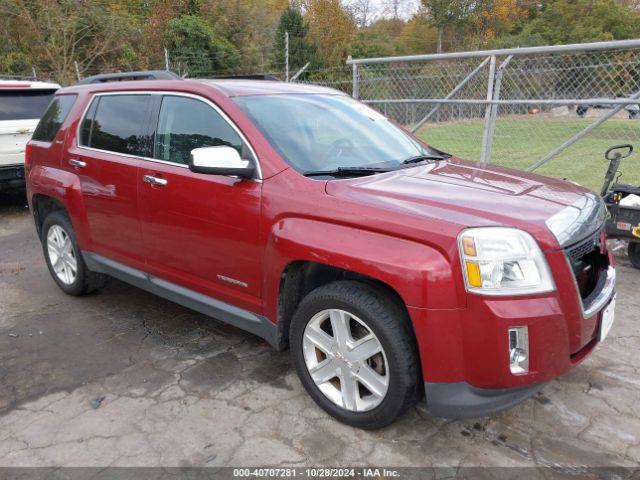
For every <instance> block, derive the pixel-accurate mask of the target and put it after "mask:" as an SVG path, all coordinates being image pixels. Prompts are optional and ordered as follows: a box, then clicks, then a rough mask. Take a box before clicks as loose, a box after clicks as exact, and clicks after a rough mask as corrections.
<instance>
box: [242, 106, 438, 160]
mask: <svg viewBox="0 0 640 480" xmlns="http://www.w3.org/2000/svg"><path fill="white" fill-rule="evenodd" d="M233 100H234V101H235V102H236V104H237V105H238V106H239V107H240V108H241V109H242V110H243V111H244V113H245V114H247V115H248V116H249V117H250V118H251V119H252V120H253V122H254V123H255V125H256V126H257V127H258V128H259V129H260V131H261V132H262V133H263V135H264V136H265V137H266V138H267V140H269V142H270V143H271V145H272V146H273V147H274V148H275V149H276V150H277V151H278V153H280V155H281V156H282V157H283V159H284V160H285V161H286V162H287V163H289V164H290V165H291V166H292V167H293V168H295V169H296V170H298V171H300V172H309V171H316V170H335V169H339V168H345V167H362V168H369V167H371V168H374V167H375V168H377V167H380V168H389V169H393V168H396V167H399V166H400V165H402V163H403V161H405V160H407V159H410V158H414V157H419V156H423V155H434V154H435V153H437V152H435V151H434V152H432V151H431V150H430V149H428V147H426V146H424V145H422V144H421V143H419V142H418V141H417V140H415V139H413V138H412V137H411V136H410V135H408V134H407V133H405V132H404V131H403V130H402V129H400V128H399V127H397V126H395V125H394V124H393V123H391V122H390V121H389V120H387V119H386V118H385V117H384V116H383V115H381V114H379V113H378V112H376V111H375V110H373V109H371V108H369V107H368V106H366V105H364V104H362V103H359V102H357V101H355V100H353V99H351V98H350V97H347V96H345V95H255V96H244V97H235V98H234V99H233Z"/></svg>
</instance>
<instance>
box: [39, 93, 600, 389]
mask: <svg viewBox="0 0 640 480" xmlns="http://www.w3.org/2000/svg"><path fill="white" fill-rule="evenodd" d="M305 88H306V89H308V91H315V90H314V89H315V87H300V86H289V85H286V84H280V83H271V82H237V81H236V82H232V81H219V82H215V83H207V82H200V81H152V82H149V81H139V82H126V83H125V82H122V83H120V82H116V83H112V84H100V85H87V86H76V87H71V88H67V89H64V90H62V91H60V92H59V93H76V94H77V95H78V99H77V101H76V104H75V105H74V107H73V108H72V111H71V113H70V114H69V116H68V118H67V120H66V121H65V123H64V125H63V127H62V128H61V130H60V132H59V133H58V136H57V137H56V140H63V141H64V149H63V145H62V142H61V143H60V144H57V143H51V144H43V143H41V142H30V144H29V147H28V161H27V165H28V194H29V201H30V203H32V202H33V198H34V195H36V194H39V195H45V196H49V197H52V198H55V199H57V200H58V201H59V202H61V203H62V204H63V205H64V206H65V207H66V209H67V210H68V212H69V214H70V216H71V218H72V221H73V224H74V228H75V230H76V233H77V236H78V240H79V243H80V246H81V248H82V249H83V250H86V251H93V252H96V253H100V254H102V255H104V256H107V257H109V258H112V259H113V260H116V261H119V262H124V263H126V264H128V265H130V266H132V267H134V268H138V269H143V270H145V271H147V272H149V273H152V274H154V275H156V276H158V277H161V278H164V279H166V280H169V281H172V282H174V283H178V284H180V285H183V286H185V287H187V288H190V289H193V290H197V291H199V292H201V293H203V294H206V295H210V296H213V297H215V298H218V299H220V300H222V301H225V302H228V303H232V304H234V305H237V306H239V307H241V308H244V309H248V310H250V311H252V312H255V313H258V314H262V315H265V316H267V318H269V319H270V320H271V321H273V322H274V323H275V322H277V321H278V290H279V288H280V280H281V277H282V273H283V271H284V270H285V268H286V267H287V266H288V265H289V264H291V263H292V262H296V261H309V262H318V263H323V264H327V265H332V266H335V267H339V268H342V269H346V270H350V271H353V272H357V273H360V274H364V275H368V276H369V277H373V278H375V279H377V280H379V281H380V282H383V283H385V284H387V285H388V286H390V287H391V288H393V289H394V290H395V291H396V292H397V293H398V294H399V296H400V297H401V298H402V300H403V301H404V303H405V305H406V306H407V309H408V312H409V315H410V317H411V320H412V322H413V326H414V331H415V333H416V337H417V342H418V345H419V349H420V356H421V362H422V371H423V376H424V379H425V380H428V381H431V382H455V381H467V382H469V383H471V384H472V385H475V386H478V387H511V386H520V385H527V384H531V383H536V382H539V381H544V380H548V379H551V378H554V377H556V376H557V375H560V374H562V373H563V372H565V371H567V370H568V369H569V368H571V366H572V365H574V364H575V363H577V362H578V361H580V360H581V359H582V358H584V356H585V355H586V354H587V353H588V352H589V351H590V349H591V348H592V347H593V344H594V342H592V339H593V338H594V335H595V334H596V330H597V324H598V316H597V315H596V316H594V317H593V318H590V319H586V320H585V319H583V318H582V312H581V307H580V299H579V297H578V294H577V292H576V288H575V286H574V284H573V276H572V275H573V274H572V272H571V271H570V269H569V267H568V264H567V262H566V260H565V257H564V254H563V253H562V251H561V250H560V247H559V245H558V244H557V242H556V240H555V237H554V236H553V235H552V234H551V232H550V231H549V230H548V229H547V227H546V226H545V220H546V219H548V218H549V217H550V216H551V215H553V214H554V213H556V212H557V211H559V210H560V209H561V208H563V207H564V206H566V205H570V204H571V203H573V202H574V201H575V200H576V199H577V198H578V197H579V196H580V195H582V194H583V193H584V192H585V190H584V189H582V188H580V187H577V186H575V185H573V184H570V183H567V182H562V181H559V180H553V179H549V178H545V177H540V176H537V175H534V174H530V173H525V172H520V171H514V170H509V169H506V168H500V167H495V166H488V167H486V168H485V169H479V168H478V167H477V165H476V164H473V163H471V162H466V161H463V160H460V159H455V158H454V159H452V160H450V161H447V162H439V163H437V164H431V165H426V166H416V167H414V168H409V169H406V170H401V171H396V172H391V173H386V174H380V175H374V176H369V177H362V178H355V179H345V180H332V181H328V182H327V181H321V180H315V179H311V178H305V177H304V176H302V175H300V174H299V173H297V172H296V171H294V170H293V169H291V168H289V167H288V166H287V164H286V163H285V162H284V161H283V160H282V159H281V158H280V157H279V155H278V154H277V153H276V151H275V150H274V149H273V148H272V147H271V145H270V144H269V143H268V141H267V140H266V139H265V138H264V137H263V136H262V135H261V134H260V132H259V131H258V130H257V128H256V127H255V126H254V125H253V124H252V123H251V121H250V120H249V119H248V118H247V117H246V116H245V115H244V114H243V113H242V112H241V111H240V110H239V109H238V108H237V107H236V106H235V104H234V103H233V102H232V101H231V100H230V99H229V96H233V95H245V94H251V93H256V92H257V91H260V92H262V93H282V94H286V93H288V92H290V91H291V90H292V89H295V91H296V92H298V93H301V91H305ZM123 90H127V91H180V92H186V93H191V94H194V95H199V96H201V97H204V98H206V99H209V100H210V101H212V102H214V103H215V104H217V105H218V106H219V107H220V108H221V109H222V110H223V111H225V112H226V114H227V115H228V116H229V117H230V118H231V120H232V121H233V122H234V123H235V124H236V125H237V126H238V127H239V129H240V130H241V131H242V132H243V133H244V135H245V137H246V138H247V139H249V142H250V143H251V145H252V147H253V149H254V150H255V152H256V153H257V156H258V158H259V160H260V165H261V169H262V172H263V179H264V180H263V182H255V181H240V180H237V179H233V178H229V177H222V176H212V175H202V174H196V173H193V172H191V171H190V170H188V169H187V168H183V167H177V166H173V165H168V164H162V163H157V162H152V161H149V160H145V159H143V158H133V157H123V156H119V155H112V154H108V153H100V152H95V151H90V150H86V149H82V148H79V147H78V145H77V139H76V131H77V126H78V122H79V121H80V117H81V116H82V113H83V112H84V110H85V108H86V106H87V105H88V103H89V101H90V100H91V98H92V94H93V93H94V92H102V91H123ZM266 90H269V91H268V92H267V91H266ZM72 158H74V159H79V160H83V161H86V162H87V164H88V166H87V168H85V169H83V170H82V171H78V170H75V169H74V168H73V167H71V166H69V165H68V160H69V159H72ZM145 174H151V175H153V176H156V177H161V178H164V179H166V180H168V181H169V184H168V186H167V187H166V188H165V187H154V186H152V185H150V184H148V183H145V182H143V181H142V177H143V175H145ZM497 225H500V226H513V227H518V228H521V229H523V230H526V231H527V232H529V233H530V234H531V235H533V236H534V238H535V239H536V240H537V241H538V243H539V244H540V246H541V248H542V249H543V251H544V253H545V255H546V258H547V261H548V263H549V266H550V268H551V271H552V273H553V276H554V279H555V282H556V285H557V290H556V291H555V292H552V293H549V294H544V295H536V296H531V297H510V298H506V297H502V298H495V297H493V298H492V297H481V296H478V295H472V294H467V293H466V292H465V288H464V284H463V280H462V272H461V266H460V260H459V256H458V247H457V243H456V238H457V235H458V233H459V232H460V231H461V230H462V229H463V228H466V227H469V226H497ZM218 275H223V276H226V277H230V278H232V279H235V280H238V281H240V282H243V283H244V284H246V286H242V285H239V284H233V283H229V282H228V281H224V280H221V279H220V278H219V277H218ZM515 325H517V326H522V325H527V326H529V329H530V346H531V371H530V373H528V374H525V375H518V376H515V375H512V374H511V373H510V371H509V365H508V355H507V351H508V345H507V335H506V332H507V328H508V327H509V326H515Z"/></svg>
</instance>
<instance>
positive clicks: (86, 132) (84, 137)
mask: <svg viewBox="0 0 640 480" xmlns="http://www.w3.org/2000/svg"><path fill="white" fill-rule="evenodd" d="M99 101H100V97H96V98H94V99H93V101H92V102H91V105H90V106H89V109H88V110H87V113H86V114H85V116H84V118H83V119H82V127H80V145H84V146H85V147H88V146H89V139H90V138H91V127H93V117H94V115H95V114H96V107H97V106H98V102H99Z"/></svg>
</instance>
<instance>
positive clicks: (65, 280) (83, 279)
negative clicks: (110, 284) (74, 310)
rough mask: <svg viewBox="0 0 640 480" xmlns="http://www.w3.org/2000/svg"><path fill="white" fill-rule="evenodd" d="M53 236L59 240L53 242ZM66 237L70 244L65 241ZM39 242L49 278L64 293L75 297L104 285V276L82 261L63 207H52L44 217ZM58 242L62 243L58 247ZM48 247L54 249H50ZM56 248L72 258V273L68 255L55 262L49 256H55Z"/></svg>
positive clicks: (54, 259)
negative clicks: (53, 208) (61, 208)
mask: <svg viewBox="0 0 640 480" xmlns="http://www.w3.org/2000/svg"><path fill="white" fill-rule="evenodd" d="M56 235H57V237H56ZM50 236H51V237H52V240H51V241H52V242H53V243H54V246H53V247H51V246H50V243H51V242H50V241H49V238H50ZM56 238H57V239H61V240H60V241H58V242H57V243H56ZM67 239H68V241H69V242H70V244H68V243H67V241H66V240H67ZM41 241H42V251H43V253H44V258H45V261H46V262H47V268H48V269H49V273H51V276H52V277H53V280H54V281H55V282H56V283H57V284H58V286H59V287H60V289H61V290H62V291H63V292H64V293H66V294H68V295H76V296H79V295H86V294H88V293H91V292H93V291H94V290H97V289H98V288H100V287H102V286H103V285H104V284H105V282H106V277H105V276H104V275H102V274H99V273H95V272H92V271H90V270H89V269H88V268H87V265H86V264H85V263H84V260H83V258H82V254H81V253H80V247H79V246H78V241H77V240H76V235H75V232H74V231H73V227H72V225H71V221H70V220H69V216H68V215H67V213H66V212H65V211H64V210H56V211H54V212H52V213H50V214H49V215H48V216H47V217H46V218H45V219H44V222H43V224H42V238H41ZM59 244H62V245H64V246H63V247H62V248H60V245H59ZM52 248H55V249H56V250H52ZM56 251H58V252H63V251H65V252H68V254H69V255H71V256H72V257H73V259H74V260H75V275H74V274H73V273H74V272H73V267H72V263H73V262H71V261H70V260H69V258H68V256H66V255H65V256H64V259H63V261H56V258H53V259H52V255H56V253H55V252H56ZM59 257H60V256H58V257H57V258H59ZM65 259H66V260H65ZM56 269H58V271H56ZM65 272H66V273H65ZM69 272H71V273H69Z"/></svg>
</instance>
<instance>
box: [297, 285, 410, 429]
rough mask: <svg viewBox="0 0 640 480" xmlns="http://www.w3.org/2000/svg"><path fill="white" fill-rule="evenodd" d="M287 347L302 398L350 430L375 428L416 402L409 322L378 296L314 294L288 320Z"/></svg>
mask: <svg viewBox="0 0 640 480" xmlns="http://www.w3.org/2000/svg"><path fill="white" fill-rule="evenodd" d="M290 342H291V350H292V356H293V362H294V365H295V367H296V370H297V372H298V375H299V377H300V379H301V381H302V384H303V385H304V387H305V388H306V390H307V391H308V392H309V394H310V395H311V397H312V398H313V399H314V400H315V401H316V403H317V404H318V405H319V406H320V407H322V408H323V409H324V410H325V411H327V412H328V413H329V414H330V415H332V416H334V417H336V418H337V419H338V420H340V421H342V422H344V423H346V424H348V425H351V426H355V427H359V428H366V429H374V428H381V427H383V426H385V425H388V424H390V423H391V422H393V421H394V420H395V419H396V418H398V417H399V416H400V415H401V414H402V413H403V412H404V411H405V410H406V409H407V408H409V407H410V406H411V405H413V404H414V402H415V400H416V398H417V392H418V391H419V389H418V387H419V367H418V355H417V348H416V346H415V340H414V337H413V333H412V331H411V328H410V321H409V319H408V317H407V314H406V312H405V311H404V309H403V308H401V306H400V305H398V302H397V301H396V300H395V299H394V298H392V297H391V296H390V295H388V294H387V292H385V291H383V290H381V289H378V288H375V287H371V286H369V285H365V284H362V283H358V282H352V281H339V282H334V283H332V284H329V285H326V286H323V287H320V288H318V289H316V290H314V291H312V292H311V293H310V294H309V295H307V297H305V298H304V299H303V301H302V302H301V304H300V307H299V308H298V310H297V311H296V314H295V315H294V318H293V321H292V325H291V334H290Z"/></svg>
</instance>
